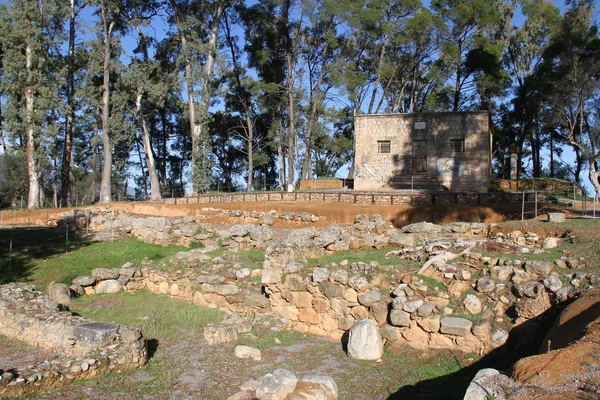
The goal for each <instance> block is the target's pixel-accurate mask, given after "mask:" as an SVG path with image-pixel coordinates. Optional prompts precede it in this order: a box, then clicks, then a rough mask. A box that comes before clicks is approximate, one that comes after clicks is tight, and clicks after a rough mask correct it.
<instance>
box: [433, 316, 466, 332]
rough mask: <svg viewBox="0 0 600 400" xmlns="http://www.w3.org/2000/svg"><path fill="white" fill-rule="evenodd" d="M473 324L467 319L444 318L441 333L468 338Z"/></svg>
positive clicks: (441, 321) (441, 322)
mask: <svg viewBox="0 0 600 400" xmlns="http://www.w3.org/2000/svg"><path fill="white" fill-rule="evenodd" d="M472 327H473V323H472V322H471V321H469V320H468V319H465V318H457V317H444V318H442V319H441V320H440V332H442V333H445V334H448V335H456V336H467V335H468V334H470V333H471V328H472Z"/></svg>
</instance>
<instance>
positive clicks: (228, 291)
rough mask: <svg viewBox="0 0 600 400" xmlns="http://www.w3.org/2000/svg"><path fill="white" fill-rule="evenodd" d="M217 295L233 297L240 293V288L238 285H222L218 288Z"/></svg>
mask: <svg viewBox="0 0 600 400" xmlns="http://www.w3.org/2000/svg"><path fill="white" fill-rule="evenodd" d="M215 289H216V291H217V294H219V295H221V296H233V295H236V294H238V293H239V292H240V288H239V287H238V286H236V285H220V286H217V287H216V288H215Z"/></svg>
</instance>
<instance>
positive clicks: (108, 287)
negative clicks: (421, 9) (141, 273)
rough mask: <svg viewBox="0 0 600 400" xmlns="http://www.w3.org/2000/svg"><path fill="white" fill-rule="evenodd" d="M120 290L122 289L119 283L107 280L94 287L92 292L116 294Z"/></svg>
mask: <svg viewBox="0 0 600 400" xmlns="http://www.w3.org/2000/svg"><path fill="white" fill-rule="evenodd" d="M121 289H122V286H121V284H120V283H119V281H117V280H114V279H109V280H107V281H102V282H99V283H98V284H97V285H96V286H95V287H94V290H95V291H96V293H97V294H109V293H117V292H120V291H121Z"/></svg>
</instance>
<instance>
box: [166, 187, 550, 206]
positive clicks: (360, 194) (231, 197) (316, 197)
mask: <svg viewBox="0 0 600 400" xmlns="http://www.w3.org/2000/svg"><path fill="white" fill-rule="evenodd" d="M405 192H406V193H393V192H376V191H367V192H364V191H332V192H324V191H318V192H292V193H286V192H270V193H228V194H211V195H198V196H191V197H180V198H167V199H163V200H161V202H164V203H165V204H199V203H233V202H270V201H313V202H315V201H328V202H338V203H352V204H379V205H387V204H390V205H393V204H410V205H413V206H419V205H425V204H446V205H472V206H475V205H492V204H506V203H517V204H518V203H521V201H522V200H523V197H522V196H523V195H522V194H521V193H504V192H496V193H471V192H447V193H446V192H444V193H428V192H424V191H419V190H414V191H405ZM537 197H538V202H543V201H545V200H546V197H545V196H544V195H543V194H540V193H538V194H537ZM534 200H535V198H534V195H533V193H527V194H526V195H525V201H527V202H532V201H534Z"/></svg>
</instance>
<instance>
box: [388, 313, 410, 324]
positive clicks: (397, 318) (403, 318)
mask: <svg viewBox="0 0 600 400" xmlns="http://www.w3.org/2000/svg"><path fill="white" fill-rule="evenodd" d="M390 324H391V325H394V326H409V325H410V314H409V313H407V312H406V311H403V310H398V309H392V311H390Z"/></svg>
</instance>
